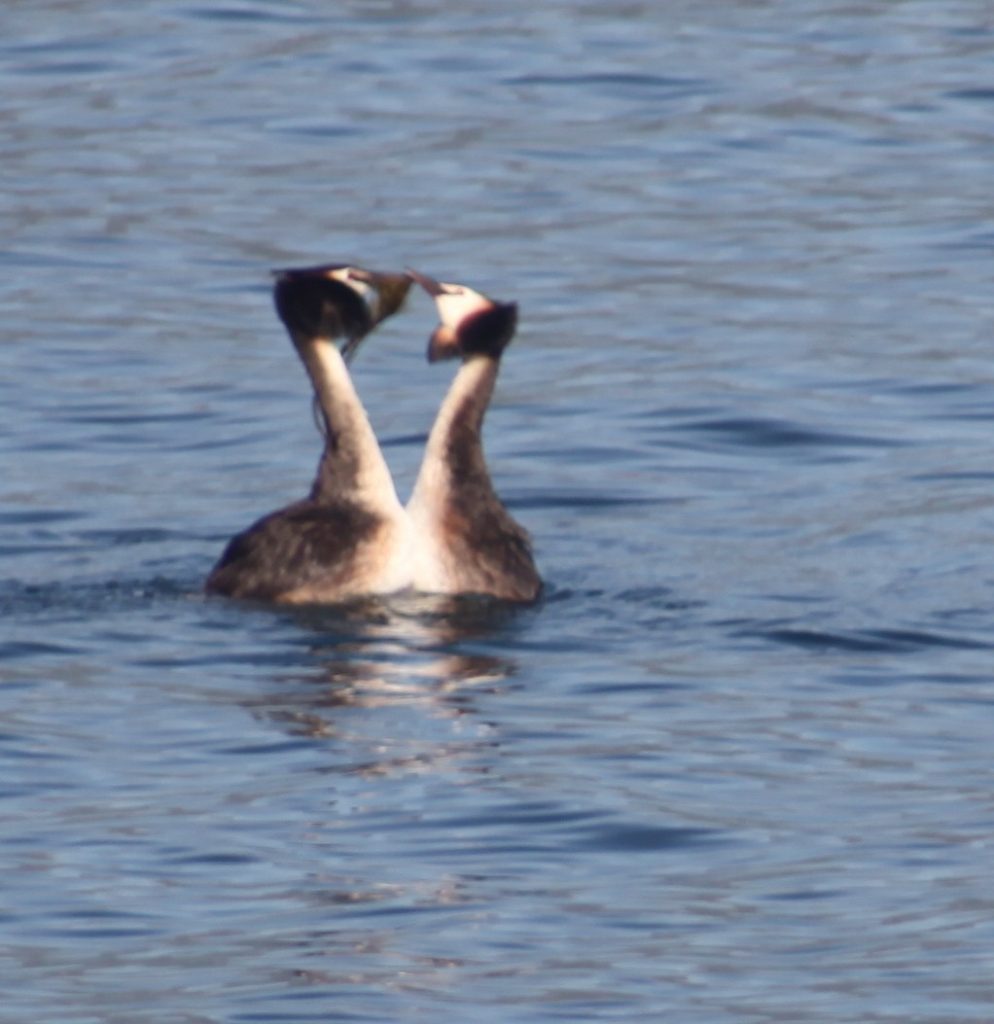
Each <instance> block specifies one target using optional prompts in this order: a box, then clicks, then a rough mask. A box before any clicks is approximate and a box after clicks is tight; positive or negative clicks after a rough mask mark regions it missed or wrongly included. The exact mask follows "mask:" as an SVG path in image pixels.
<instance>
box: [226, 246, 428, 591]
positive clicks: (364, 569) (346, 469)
mask: <svg viewBox="0 0 994 1024" xmlns="http://www.w3.org/2000/svg"><path fill="white" fill-rule="evenodd" d="M409 287H410V280H409V279H408V278H406V277H405V276H404V275H400V274H375V273H372V272H370V271H366V270H363V269H361V268H358V267H343V266H337V265H334V266H322V267H310V268H305V269H301V270H287V271H282V272H280V273H279V274H278V275H277V280H276V285H275V289H274V300H275V304H276V310H277V313H278V314H279V317H280V319H281V320H282V321H283V323H284V325H285V326H286V328H287V331H288V333H289V335H290V338H291V340H292V341H293V344H294V347H295V348H296V350H297V354H298V356H299V357H300V359H301V361H302V362H303V364H304V367H305V369H306V370H307V373H308V376H309V377H310V379H311V384H312V386H313V388H314V397H315V402H316V406H317V409H318V412H319V415H320V417H321V422H322V427H323V432H324V435H325V445H324V451H323V453H322V455H321V460H320V462H319V464H318V470H317V475H316V477H315V480H314V484H313V486H312V488H311V492H310V495H309V496H308V497H307V498H305V499H303V500H301V501H297V502H294V503H293V504H291V505H288V506H287V507H286V508H283V509H280V510H279V511H277V512H272V513H270V514H269V515H267V516H264V517H263V518H262V519H260V520H258V521H257V522H256V523H254V524H253V525H252V526H250V527H249V528H248V529H247V530H245V531H244V532H242V533H240V534H238V535H237V536H235V537H233V538H232V540H231V541H230V542H229V543H228V546H227V547H226V548H225V550H224V553H223V554H222V555H221V558H220V559H219V561H218V563H217V564H216V565H215V566H214V569H213V570H212V571H211V573H210V575H209V576H208V578H207V583H206V590H207V592H208V593H212V594H224V595H227V596H229V597H239V598H252V599H258V600H264V601H275V602H279V603H286V604H299V603H316V602H317V603H324V602H335V601H343V600H347V599H348V598H351V597H356V596H360V595H366V594H377V593H388V592H390V591H392V590H397V589H402V588H403V587H405V586H407V585H408V583H409V580H408V576H409V573H407V572H406V570H404V569H403V565H404V563H405V561H406V555H405V553H406V550H407V548H408V546H409V528H408V517H407V515H406V512H405V511H404V508H403V506H402V505H401V503H400V500H399V499H398V497H397V492H396V490H395V489H394V485H393V479H392V478H391V476H390V471H389V469H388V468H387V465H386V462H385V461H384V459H383V454H382V452H381V451H380V446H379V444H378V443H377V440H376V435H375V434H374V433H373V428H372V427H371V426H370V423H369V419H368V417H367V416H366V411H365V409H364V408H363V406H362V403H361V401H360V400H359V396H358V394H357V393H356V390H355V387H354V385H353V382H352V378H351V376H350V375H349V371H348V366H347V364H346V358H348V357H350V356H351V355H353V354H354V352H355V350H356V349H357V348H358V345H359V343H360V342H361V341H362V339H363V338H364V337H365V336H366V335H367V334H368V333H369V332H370V331H371V330H372V329H373V328H374V327H375V326H376V325H377V324H378V323H379V322H380V321H382V320H384V319H385V318H386V317H388V316H390V315H391V314H392V313H394V312H396V311H397V310H398V309H399V308H400V306H401V304H402V302H403V300H404V297H405V296H406V294H407V291H408V288H409ZM337 340H341V341H342V342H343V346H342V350H341V351H340V350H339V348H338V346H337V345H336V344H335V342H336V341H337Z"/></svg>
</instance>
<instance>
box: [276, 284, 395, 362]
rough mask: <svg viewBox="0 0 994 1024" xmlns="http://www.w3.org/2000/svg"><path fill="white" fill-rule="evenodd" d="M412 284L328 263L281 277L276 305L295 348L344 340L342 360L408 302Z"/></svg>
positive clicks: (277, 288) (277, 289)
mask: <svg viewBox="0 0 994 1024" xmlns="http://www.w3.org/2000/svg"><path fill="white" fill-rule="evenodd" d="M410 286H411V282H410V280H409V279H408V277H407V276H406V275H405V274H381V273H376V272H374V271H371V270H364V269H363V268H361V267H352V266H344V265H340V264H327V265H324V266H319V267H303V268H300V269H296V270H280V271H277V272H276V285H275V287H274V289H273V300H274V302H275V304H276V312H277V313H278V314H279V318H280V320H282V321H283V324H284V326H285V327H286V329H287V331H288V332H289V333H290V337H291V338H292V339H293V341H294V344H296V345H301V344H304V343H306V342H308V341H314V340H316V339H318V338H325V339H329V340H335V339H342V341H343V345H342V355H343V356H346V357H349V356H351V355H352V354H354V352H355V349H356V348H357V347H358V345H359V342H360V341H361V340H362V339H363V338H364V337H365V336H366V335H367V334H368V333H369V332H370V331H371V330H372V329H373V328H374V327H375V326H376V325H377V324H378V323H380V321H381V320H385V319H386V318H387V317H388V316H390V315H391V314H393V313H396V312H397V310H398V309H400V307H401V305H402V304H403V302H404V298H405V296H406V295H407V292H408V289H409V288H410Z"/></svg>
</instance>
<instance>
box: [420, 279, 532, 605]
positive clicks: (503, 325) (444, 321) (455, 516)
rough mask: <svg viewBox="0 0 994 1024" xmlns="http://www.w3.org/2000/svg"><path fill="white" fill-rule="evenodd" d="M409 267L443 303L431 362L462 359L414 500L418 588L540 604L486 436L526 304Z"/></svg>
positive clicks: (524, 537) (523, 539) (525, 542)
mask: <svg viewBox="0 0 994 1024" xmlns="http://www.w3.org/2000/svg"><path fill="white" fill-rule="evenodd" d="M407 273H408V274H409V275H410V277H411V278H412V279H413V280H414V281H416V282H417V283H418V284H419V285H421V287H422V288H424V290H425V291H426V292H427V293H428V294H429V295H431V296H432V297H433V298H434V300H435V304H436V306H437V308H438V314H439V320H440V321H441V322H440V324H439V326H438V327H437V328H436V330H435V331H434V333H433V334H432V336H431V340H430V341H429V343H428V360H429V361H430V362H437V361H439V360H443V359H452V358H455V357H457V356H458V357H460V358H461V359H462V365H461V366H460V367H459V370H458V371H457V373H456V376H455V378H454V380H453V381H452V385H451V386H450V388H449V391H448V394H447V395H446V396H445V399H444V400H443V401H442V404H441V406H440V408H439V410H438V416H437V417H436V419H435V423H434V425H433V426H432V428H431V433H430V434H429V436H428V444H427V447H426V449H425V454H424V459H423V461H422V463H421V469H420V471H419V472H418V477H417V481H416V483H415V485H414V491H413V493H412V495H411V500H410V501H409V502H408V503H407V514H408V516H409V518H410V521H411V527H412V529H413V531H414V536H415V537H416V539H417V551H416V556H415V568H414V586H415V587H416V588H417V589H418V590H425V591H434V592H436V593H446V594H462V593H473V594H487V595H490V596H492V597H497V598H501V599H503V600H506V601H521V602H527V601H534V600H535V599H536V598H537V597H538V595H539V593H540V592H541V589H542V581H541V578H540V577H539V575H538V572H537V570H536V569H535V563H534V561H533V559H532V554H531V544H530V542H529V539H528V534H527V533H526V532H525V530H524V529H523V528H522V527H521V526H519V525H518V524H517V523H516V522H515V521H514V519H513V518H512V517H511V514H510V513H509V512H508V511H507V509H506V508H505V507H504V505H503V504H502V503H501V500H500V499H499V498H498V497H497V495H496V493H495V492H494V488H493V484H492V483H491V481H490V474H489V473H488V471H487V464H486V460H485V459H484V456H483V446H482V442H481V440H480V430H481V427H482V425H483V417H484V415H485V413H486V411H487V406H488V404H489V402H490V397H491V395H492V394H493V390H494V384H495V382H496V380H497V373H498V370H499V369H500V357H501V354H502V353H503V351H504V349H505V348H506V347H507V345H508V343H509V342H510V341H511V338H512V337H513V336H514V331H515V327H516V326H517V318H518V307H517V306H516V305H515V304H514V303H513V302H495V301H494V300H493V299H489V298H487V297H486V296H485V295H481V294H480V293H479V292H476V291H473V289H471V288H467V287H465V286H463V285H457V284H443V283H440V282H438V281H435V280H433V279H432V278H430V277H426V276H425V275H424V274H420V273H418V272H417V271H413V270H408V272H407Z"/></svg>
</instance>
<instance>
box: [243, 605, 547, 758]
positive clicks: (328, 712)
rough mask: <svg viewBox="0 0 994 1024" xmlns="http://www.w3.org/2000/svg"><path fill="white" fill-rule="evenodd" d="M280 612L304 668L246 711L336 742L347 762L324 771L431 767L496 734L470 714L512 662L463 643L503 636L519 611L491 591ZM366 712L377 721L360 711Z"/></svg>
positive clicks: (282, 679) (298, 732)
mask: <svg viewBox="0 0 994 1024" xmlns="http://www.w3.org/2000/svg"><path fill="white" fill-rule="evenodd" d="M282 614H283V616H284V617H285V618H286V619H287V620H289V621H291V622H292V623H293V624H294V626H295V627H296V628H298V629H299V630H300V631H301V634H302V638H303V640H304V642H305V644H306V654H307V659H306V660H307V662H308V667H307V668H306V669H305V670H303V671H300V672H296V673H292V674H283V675H281V676H280V678H279V683H280V686H279V688H278V690H276V691H273V692H270V693H269V694H267V695H266V697H264V698H262V699H256V700H254V701H252V710H253V711H254V713H255V714H257V715H258V716H260V717H263V718H265V719H268V720H270V721H273V722H276V723H278V724H279V725H280V727H281V728H283V729H284V730H286V731H287V732H288V733H290V734H291V735H294V736H298V737H307V738H310V739H338V740H340V741H343V744H344V745H342V744H340V745H337V746H336V748H335V749H336V751H338V752H339V753H344V754H347V757H348V763H347V764H342V763H341V762H339V763H337V764H335V765H333V766H329V770H332V771H339V772H341V771H346V772H355V773H359V774H363V775H383V774H394V773H399V772H400V773H408V772H419V771H432V770H437V769H438V768H439V767H441V766H442V765H443V764H446V763H450V762H451V761H452V760H453V759H456V760H458V759H460V758H463V757H465V756H466V755H467V754H468V753H469V752H471V751H473V750H475V749H478V748H479V747H480V746H481V745H483V746H492V745H493V743H494V742H495V740H494V737H493V736H492V730H491V727H490V726H489V725H488V724H487V723H485V722H483V721H482V720H480V719H479V718H478V717H477V718H475V719H474V718H473V717H472V716H476V711H477V709H476V704H475V701H476V697H477V696H478V695H479V694H480V693H481V692H488V693H492V692H494V691H495V690H497V689H499V688H500V687H501V686H502V685H503V684H504V683H505V682H506V680H507V679H508V678H509V677H511V676H512V675H513V674H514V670H515V665H514V663H513V662H512V661H511V660H510V659H509V658H507V657H503V656H498V655H495V654H490V653H484V652H481V651H478V650H477V651H473V650H465V649H460V646H461V645H462V644H465V643H467V642H472V641H473V640H481V641H486V640H490V639H493V638H494V637H495V636H499V635H501V634H502V633H504V632H505V631H506V630H507V629H510V628H513V625H514V620H515V617H516V616H517V615H519V614H527V613H526V612H521V610H520V609H517V608H515V607H514V606H510V605H507V604H506V603H504V602H497V601H494V600H492V599H489V598H475V597H474V598H466V597H439V596H431V595H418V594H410V595H404V596H401V597H391V598H388V599H385V598H369V599H364V600H362V601H360V602H354V603H352V604H348V605H340V606H335V607H319V606H314V607H309V608H291V609H288V610H287V611H285V612H284V613H282ZM368 711H376V712H377V713H379V715H381V716H382V717H381V719H380V720H379V721H374V720H371V719H370V718H369V716H368V715H363V714H361V713H362V712H368ZM355 712H360V714H359V715H356V714H355ZM412 712H413V713H414V715H415V718H414V719H411V718H410V713H412ZM388 715H389V716H391V717H390V718H389V719H388V718H387V716H388ZM397 715H401V716H406V717H403V718H402V719H400V720H398V719H397ZM460 720H462V724H459V722H460ZM444 721H447V722H449V726H446V727H444V731H445V734H446V735H445V736H444V738H443V737H439V736H438V735H437V732H438V725H440V724H441V723H442V722H444ZM432 722H434V723H436V725H435V726H434V727H432V726H431V724H430V723H432ZM398 733H399V734H400V735H398ZM453 733H455V736H453Z"/></svg>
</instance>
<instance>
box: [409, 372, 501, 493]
mask: <svg viewBox="0 0 994 1024" xmlns="http://www.w3.org/2000/svg"><path fill="white" fill-rule="evenodd" d="M498 365H499V364H498V362H497V360H495V359H489V358H486V357H483V356H477V357H474V358H471V359H468V360H467V361H466V362H465V363H463V364H462V366H460V367H459V370H458V372H457V373H456V375H455V378H454V379H453V381H452V384H451V385H450V387H449V390H448V393H447V394H446V396H445V398H444V399H443V400H442V404H441V406H439V410H438V415H437V416H436V417H435V423H434V425H433V426H432V428H431V433H430V434H429V435H428V444H427V445H426V446H425V454H424V458H423V459H422V461H421V469H420V470H419V471H418V478H417V480H416V481H415V484H414V491H413V492H412V494H411V500H410V502H408V508H410V507H411V506H412V505H417V504H423V503H429V504H430V503H432V500H433V499H436V498H444V495H445V494H446V492H447V491H448V489H449V487H450V486H451V483H452V481H451V479H450V474H449V467H448V448H449V442H450V437H451V434H452V429H453V425H454V423H455V420H456V418H457V417H463V416H466V417H468V418H469V419H470V421H471V423H472V426H473V429H474V430H475V431H477V432H479V429H480V427H481V425H482V423H483V416H484V413H485V412H486V411H487V406H488V404H489V402H490V396H491V395H492V394H493V390H494V383H495V382H496V380H497V370H498Z"/></svg>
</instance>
